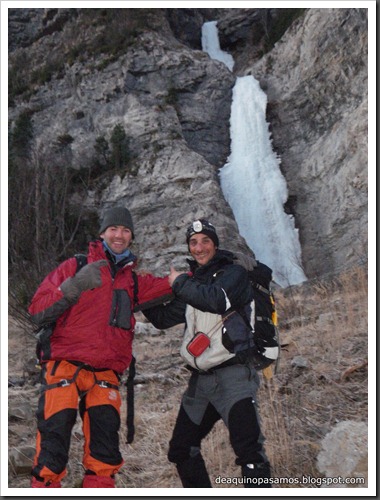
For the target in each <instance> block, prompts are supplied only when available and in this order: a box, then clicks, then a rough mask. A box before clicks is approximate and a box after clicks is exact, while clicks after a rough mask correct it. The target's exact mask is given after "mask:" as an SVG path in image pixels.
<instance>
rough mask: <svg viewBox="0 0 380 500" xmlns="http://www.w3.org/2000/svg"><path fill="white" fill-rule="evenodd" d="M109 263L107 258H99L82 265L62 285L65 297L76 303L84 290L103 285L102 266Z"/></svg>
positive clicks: (71, 302)
mask: <svg viewBox="0 0 380 500" xmlns="http://www.w3.org/2000/svg"><path fill="white" fill-rule="evenodd" d="M107 265H108V262H107V261H106V260H97V261H96V262H92V263H91V264H87V265H86V266H84V267H82V269H81V270H80V271H79V272H78V273H77V274H76V275H75V276H73V277H72V278H67V280H65V281H64V282H63V283H62V285H61V287H60V288H61V291H62V293H63V295H64V297H65V299H67V300H68V301H69V302H70V304H74V303H75V302H76V301H77V300H78V299H79V296H80V294H81V293H82V292H83V291H85V290H91V289H93V288H97V287H99V286H101V284H102V279H101V277H100V268H101V267H103V266H107Z"/></svg>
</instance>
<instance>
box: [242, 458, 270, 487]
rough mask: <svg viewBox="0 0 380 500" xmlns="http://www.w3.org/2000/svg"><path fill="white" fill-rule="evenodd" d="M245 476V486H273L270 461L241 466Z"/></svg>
mask: <svg viewBox="0 0 380 500" xmlns="http://www.w3.org/2000/svg"><path fill="white" fill-rule="evenodd" d="M241 473H242V476H243V477H244V480H245V481H244V488H271V487H272V485H271V482H270V477H271V474H270V465H269V463H268V462H264V463H259V464H246V465H243V467H242V468H241Z"/></svg>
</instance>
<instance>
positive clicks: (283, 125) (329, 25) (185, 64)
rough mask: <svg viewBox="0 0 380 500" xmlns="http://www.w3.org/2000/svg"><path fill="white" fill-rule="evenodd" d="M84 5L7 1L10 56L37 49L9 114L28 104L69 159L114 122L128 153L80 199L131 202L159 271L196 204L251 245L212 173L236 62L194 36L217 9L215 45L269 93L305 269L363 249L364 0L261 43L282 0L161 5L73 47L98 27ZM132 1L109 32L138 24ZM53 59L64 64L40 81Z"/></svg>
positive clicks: (330, 265)
mask: <svg viewBox="0 0 380 500" xmlns="http://www.w3.org/2000/svg"><path fill="white" fill-rule="evenodd" d="M84 10H85V9H84ZM84 10H82V9H14V10H12V9H10V17H9V21H10V22H9V25H10V31H9V33H10V49H11V55H10V66H11V67H12V64H13V67H15V65H16V66H17V64H21V62H22V61H23V65H24V68H25V67H28V63H29V64H30V65H31V62H32V61H33V70H34V72H35V73H34V80H32V82H33V83H31V84H30V85H29V89H28V92H23V93H21V92H19V93H18V94H17V95H16V96H15V97H14V99H13V102H12V107H11V108H10V111H9V119H10V123H11V126H12V124H14V122H15V120H16V118H17V116H19V115H20V113H21V112H22V111H23V110H29V111H30V112H31V113H32V116H33V127H34V139H33V140H34V147H35V149H36V148H37V149H38V152H39V153H38V154H39V158H40V160H41V161H45V162H49V161H54V158H55V155H56V152H55V151H54V147H53V146H54V145H55V144H56V143H57V139H59V138H62V137H66V138H67V137H68V138H70V141H69V144H68V145H66V150H67V151H66V153H67V156H66V158H69V160H70V162H71V165H72V166H73V167H74V168H76V169H82V168H88V167H89V166H91V163H92V162H93V157H94V146H95V143H96V139H97V138H98V137H100V136H104V137H106V138H107V139H109V138H110V135H111V133H112V130H113V129H114V127H115V126H116V125H118V124H121V125H122V127H123V128H124V130H125V132H126V135H127V138H128V144H129V149H130V156H131V160H130V161H129V163H128V165H127V166H126V168H125V170H124V171H119V172H115V175H113V177H112V178H111V179H110V180H107V181H104V179H103V181H102V182H99V183H98V184H97V185H96V186H95V187H91V188H90V189H89V192H88V196H87V198H86V199H85V200H83V202H81V203H83V205H84V206H85V207H87V208H88V210H89V211H91V210H93V211H94V210H95V211H96V212H97V213H98V214H101V213H102V212H103V210H104V209H105V208H107V207H108V206H111V205H114V204H123V205H127V206H128V207H129V208H130V209H131V211H132V213H133V215H134V218H135V221H136V223H135V225H136V236H137V238H136V243H135V251H136V252H137V253H140V254H141V256H142V264H143V265H144V266H146V267H148V268H150V269H152V270H153V271H155V272H161V271H162V272H163V271H164V270H166V269H167V266H168V265H169V263H170V261H172V259H174V260H175V262H178V263H180V261H181V262H183V258H184V257H185V255H186V253H187V248H186V246H185V245H184V226H186V224H187V223H188V222H190V221H191V219H193V218H194V217H200V216H206V217H209V218H211V219H212V220H213V221H214V223H215V224H216V226H217V228H218V231H219V233H220V236H221V240H222V242H223V246H225V247H230V248H232V249H246V245H245V242H244V240H243V239H242V238H241V237H240V236H239V232H238V227H237V224H236V222H235V220H234V217H233V214H232V212H231V210H230V208H229V206H228V204H227V203H226V201H225V200H224V198H223V194H222V192H221V189H220V186H219V179H218V168H220V167H221V166H223V165H224V163H225V162H226V159H227V157H228V154H229V144H230V141H229V115H230V105H231V95H232V88H233V85H234V83H235V77H236V75H233V74H232V73H231V72H229V70H228V69H227V68H226V67H225V66H224V65H223V64H222V63H220V62H217V61H212V60H210V58H209V57H208V55H206V54H205V53H203V52H202V51H201V50H199V45H198V46H197V41H196V39H197V37H198V35H199V33H200V28H201V25H202V22H203V21H204V20H208V19H210V17H211V16H212V15H213V14H215V15H216V16H218V17H219V20H218V27H219V29H220V34H221V40H222V42H223V49H224V50H227V51H228V50H230V52H231V53H233V54H234V55H235V54H236V58H237V65H236V74H237V75H244V74H252V75H253V76H254V77H255V78H256V79H258V80H259V81H260V84H261V86H262V88H263V89H264V90H265V92H266V93H267V95H268V121H269V122H270V124H271V130H272V134H273V145H274V148H275V150H276V152H277V153H278V154H279V156H280V157H281V168H282V170H283V173H284V175H285V177H286V180H287V183H288V188H289V194H290V196H289V200H288V202H287V205H286V210H287V211H289V212H291V213H293V214H294V216H295V220H296V226H297V227H298V228H299V235H300V239H301V245H302V251H303V264H304V268H305V271H306V274H307V275H308V276H309V277H311V276H316V275H320V274H324V273H325V272H334V271H336V270H338V269H340V268H342V267H346V266H350V265H355V264H357V263H358V260H360V259H365V247H366V241H367V239H366V238H367V237H366V231H367V211H366V206H367V205H366V204H367V190H366V188H367V170H366V168H363V166H364V167H365V165H366V154H367V149H366V140H367V139H366V137H367V136H366V126H367V125H366V123H367V122H366V117H367V115H366V111H367V91H366V81H367V73H366V71H367V65H366V48H367V46H366V43H367V38H366V37H367V29H366V12H367V9H308V10H307V11H306V12H305V13H304V14H303V15H302V16H301V17H299V19H298V20H296V21H295V22H294V23H293V24H292V26H291V27H290V28H289V29H288V30H287V31H286V33H285V35H284V36H282V38H281V39H280V41H279V42H277V43H276V45H275V46H274V48H273V49H272V50H271V51H270V52H268V53H267V54H266V55H264V56H263V50H264V48H265V43H264V42H265V37H266V36H267V35H268V30H270V27H271V22H273V21H274V20H276V19H278V18H279V16H281V9H156V10H155V13H154V14H155V15H154V23H153V25H152V29H149V26H148V27H147V29H143V30H141V31H140V32H139V33H138V35H136V36H135V37H132V35H131V38H130V39H128V40H127V41H128V43H125V44H124V46H123V50H121V51H120V50H119V51H118V52H117V53H116V55H115V54H114V55H110V53H105V52H102V51H100V50H99V51H98V52H96V51H95V50H92V51H88V50H87V52H86V51H84V50H83V49H82V50H83V53H81V52H80V50H79V49H80V48H81V47H82V48H83V47H84V46H86V47H87V48H88V47H89V46H91V43H92V44H93V45H92V48H94V40H104V37H103V35H104V33H102V25H101V22H100V21H99V19H93V20H91V22H90V21H89V18H88V13H86V14H85V13H84ZM90 10H91V9H90ZM104 10H107V9H99V16H104V15H106V14H107V13H104V12H102V11H104ZM121 10H123V9H121ZM128 10H129V9H124V11H123V12H122V13H121V15H120V23H119V24H117V19H116V20H115V19H112V23H113V24H112V25H111V24H110V25H109V29H111V30H114V31H115V38H116V35H119V36H121V37H123V36H125V32H127V33H128V36H129V35H130V34H131V33H132V28H133V29H135V25H134V24H133V23H132V21H133V20H131V19H130V18H129V17H128ZM136 10H140V11H144V9H136ZM284 10H289V9H284ZM146 11H147V12H148V11H149V9H146ZM182 11H183V12H182ZM143 14H144V13H143ZM86 15H87V17H86ZM144 15H145V14H144ZM147 15H148V14H147ZM140 21H141V19H140ZM110 22H111V21H110ZM122 23H125V24H124V25H123V24H122ZM148 24H149V23H148ZM123 26H124V27H123ZM129 27H131V30H130V32H129V31H128V29H129ZM118 30H120V33H118ZM352 33H356V36H355V37H353V36H352ZM102 37H103V38H102ZM90 42H91V43H90ZM99 43H100V42H99ZM78 53H79V55H78ZM54 58H55V59H54ZM53 59H54V61H55V63H56V65H57V64H58V63H57V61H59V64H58V69H57V70H56V71H55V72H53V73H52V75H51V76H50V75H49V76H50V77H49V78H46V79H45V80H44V81H41V80H40V81H38V80H37V79H36V76H35V74H36V72H37V71H41V72H42V70H45V71H46V65H47V62H51V61H52V60H53Z"/></svg>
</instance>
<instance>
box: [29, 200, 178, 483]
mask: <svg viewBox="0 0 380 500" xmlns="http://www.w3.org/2000/svg"><path fill="white" fill-rule="evenodd" d="M99 233H100V240H96V241H92V242H90V243H89V248H88V254H87V264H86V265H85V266H84V267H82V269H80V270H79V271H78V272H76V271H77V260H76V258H75V257H73V258H70V259H68V260H66V261H64V262H63V263H62V264H60V265H59V266H58V267H57V268H56V269H55V270H54V271H52V272H51V273H50V274H49V275H48V276H47V277H46V278H45V279H44V280H43V282H42V283H41V285H40V286H39V288H38V290H37V292H36V293H35V295H34V297H33V299H32V302H31V305H30V307H29V312H30V314H31V317H32V319H33V320H34V322H35V323H36V324H37V325H38V326H44V325H48V324H50V323H52V322H54V327H53V330H52V335H51V336H50V338H49V340H48V342H47V343H45V344H44V345H43V348H42V352H41V361H42V374H41V377H42V378H41V381H42V392H41V396H40V399H39V403H38V410H37V425H38V433H37V446H36V455H35V459H34V464H33V469H32V484H31V486H32V488H60V487H61V479H62V478H63V477H64V476H65V474H66V465H67V461H68V454H69V446H70V438H71V431H72V428H73V426H74V424H75V420H76V417H77V411H78V408H79V412H80V416H81V418H82V421H83V433H84V439H85V442H84V456H83V465H84V469H85V475H84V479H83V488H114V487H115V479H114V476H115V474H116V473H117V472H118V471H119V469H120V467H121V466H122V465H123V459H122V456H121V453H120V450H119V429H120V407H121V399H120V394H119V382H120V377H121V374H122V373H123V372H124V371H125V370H126V369H127V368H128V366H129V364H130V362H131V358H132V340H133V335H134V326H135V323H136V320H135V317H134V315H133V310H134V308H135V306H136V304H135V299H137V300H138V302H139V304H140V307H142V304H144V303H149V304H152V303H155V301H156V300H158V302H160V301H164V300H165V299H167V298H168V296H170V295H171V287H170V285H169V283H168V279H167V278H156V277H154V276H152V275H151V274H144V275H143V276H139V275H134V274H133V269H134V267H135V266H136V260H137V259H136V257H135V256H134V255H133V254H132V253H131V251H130V250H129V245H130V243H131V241H132V239H133V237H134V229H133V222H132V217H131V214H130V212H129V211H128V210H127V209H126V208H123V207H116V208H113V209H110V210H108V211H107V212H106V213H105V216H104V218H103V220H102V223H101V227H100V230H99ZM136 288H137V289H136Z"/></svg>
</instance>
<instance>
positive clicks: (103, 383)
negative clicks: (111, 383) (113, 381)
mask: <svg viewBox="0 0 380 500" xmlns="http://www.w3.org/2000/svg"><path fill="white" fill-rule="evenodd" d="M98 385H99V387H102V388H103V389H108V383H107V382H106V381H105V380H100V381H98Z"/></svg>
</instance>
